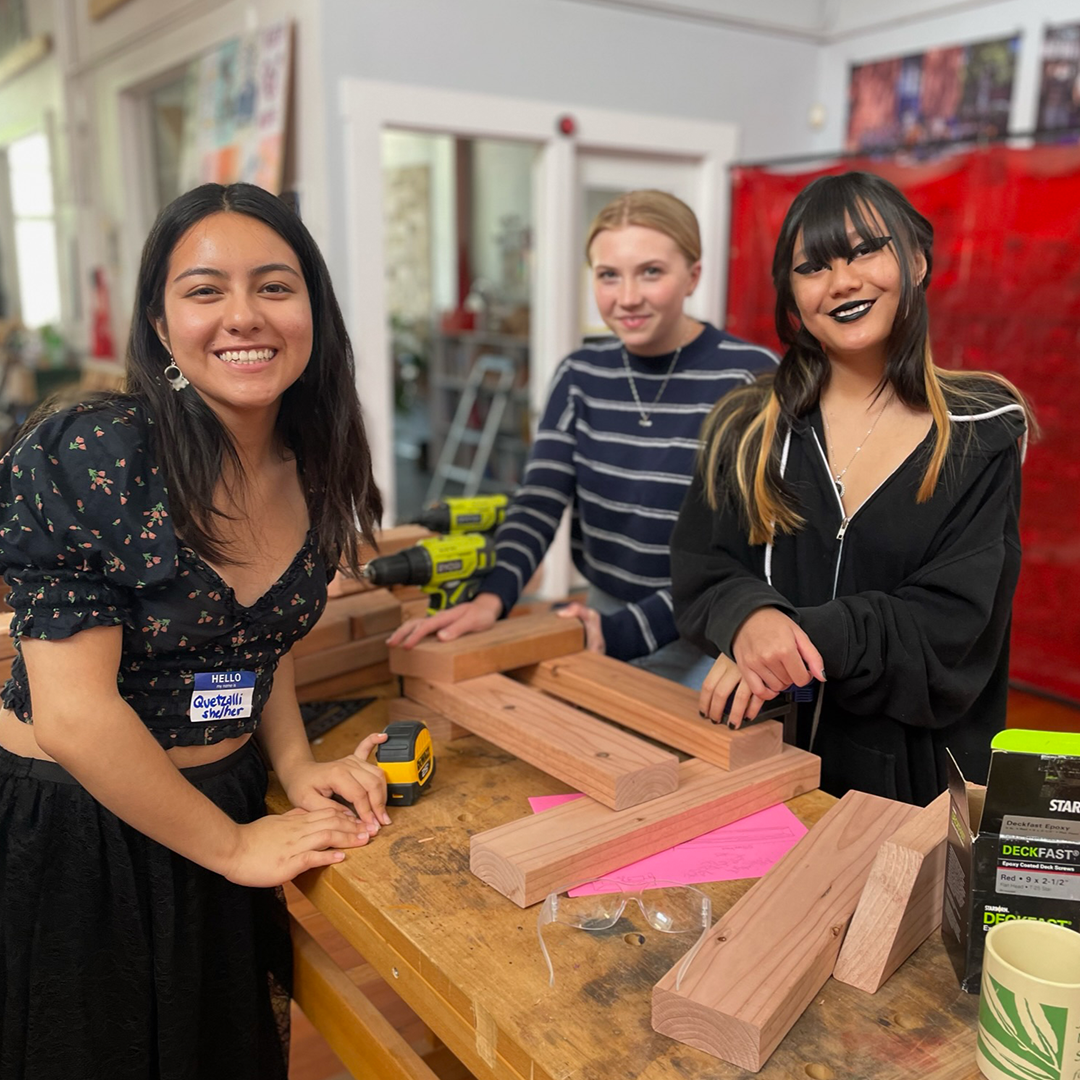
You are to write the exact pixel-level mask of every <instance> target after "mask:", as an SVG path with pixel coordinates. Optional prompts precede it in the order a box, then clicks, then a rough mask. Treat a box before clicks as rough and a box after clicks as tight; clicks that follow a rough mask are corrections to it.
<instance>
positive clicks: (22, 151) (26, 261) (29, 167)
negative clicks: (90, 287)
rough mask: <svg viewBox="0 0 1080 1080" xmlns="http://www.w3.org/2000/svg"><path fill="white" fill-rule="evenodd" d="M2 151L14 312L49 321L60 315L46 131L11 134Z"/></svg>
mask: <svg viewBox="0 0 1080 1080" xmlns="http://www.w3.org/2000/svg"><path fill="white" fill-rule="evenodd" d="M5 156H6V157H7V168H8V190H9V191H10V193H11V218H12V222H13V226H14V229H13V232H14V238H15V266H16V277H17V280H18V298H19V300H18V309H19V312H20V316H21V318H22V321H23V323H24V324H25V325H26V326H29V327H39V326H46V325H48V324H50V323H53V324H55V323H58V322H59V321H60V271H59V265H58V260H57V250H56V211H55V204H54V202H53V181H52V165H51V161H50V156H49V140H48V137H47V136H46V135H45V133H44V132H38V133H36V134H34V135H27V136H26V137H25V138H22V139H17V140H15V141H14V142H12V143H9V144H8V146H7V151H6V155H5Z"/></svg>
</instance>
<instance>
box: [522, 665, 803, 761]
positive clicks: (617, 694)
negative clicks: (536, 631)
mask: <svg viewBox="0 0 1080 1080" xmlns="http://www.w3.org/2000/svg"><path fill="white" fill-rule="evenodd" d="M514 678H516V679H518V680H520V681H521V682H523V683H525V684H526V685H528V686H532V687H534V688H535V689H537V690H543V691H545V692H546V693H548V694H551V695H553V696H554V697H557V698H561V699H562V700H563V701H568V702H570V703H571V704H573V705H579V706H580V707H581V708H583V709H589V710H590V711H591V712H595V713H598V714H599V715H600V716H605V717H607V718H608V719H609V720H614V721H616V723H619V724H622V725H623V726H624V727H628V728H630V729H631V730H632V731H636V732H638V733H639V734H641V735H648V736H649V738H651V739H656V740H658V741H659V742H662V743H666V744H667V745H668V746H674V747H675V748H676V749H677V750H682V751H683V752H684V753H687V754H690V755H691V756H692V757H696V758H700V759H701V760H702V761H708V762H709V763H710V764H712V765H716V766H717V767H719V768H721V769H738V768H741V767H742V766H744V765H751V764H753V763H754V762H755V761H762V760H764V759H765V758H767V757H775V756H776V755H777V754H779V753H780V747H781V746H782V745H783V738H784V730H783V726H782V725H781V724H780V723H778V722H777V721H776V720H764V721H762V722H761V723H760V724H750V725H747V726H745V727H742V728H740V729H739V730H738V731H732V730H730V728H728V727H726V726H722V725H719V724H713V723H712V722H711V721H709V720H706V719H704V718H703V717H702V716H701V714H700V713H699V711H698V694H697V691H696V690H691V689H690V688H689V687H686V686H680V685H679V684H678V683H674V682H672V681H671V680H670V679H664V678H662V677H661V676H659V675H654V674H653V673H652V672H651V671H642V670H641V669H640V668H636V667H633V666H632V665H630V664H625V663H623V662H622V661H620V660H613V659H612V658H611V657H610V656H603V655H602V654H600V653H594V652H580V653H574V654H573V655H571V656H560V657H558V658H556V659H554V660H545V661H543V662H542V663H539V664H533V665H531V666H530V667H527V668H522V669H521V670H519V671H515V672H514Z"/></svg>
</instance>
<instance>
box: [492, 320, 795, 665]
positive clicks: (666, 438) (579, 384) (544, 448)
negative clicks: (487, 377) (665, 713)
mask: <svg viewBox="0 0 1080 1080" xmlns="http://www.w3.org/2000/svg"><path fill="white" fill-rule="evenodd" d="M621 350H622V346H621V345H620V343H619V342H618V341H604V342H600V343H598V344H593V345H586V346H584V347H582V348H580V349H578V350H577V351H576V352H573V353H571V354H570V355H569V356H568V357H567V358H566V359H565V360H564V361H563V362H562V363H561V364H560V365H559V369H558V371H557V372H556V373H555V379H554V382H553V383H552V387H551V393H550V395H549V396H548V401H547V406H546V408H545V409H544V415H543V418H542V419H541V421H540V427H539V430H538V431H537V433H536V441H535V442H534V443H533V447H532V450H531V452H530V454H529V460H528V463H527V465H526V467H525V476H524V483H523V484H522V486H521V488H520V489H519V490H518V492H517V494H516V495H515V496H514V498H513V500H512V502H511V504H510V508H509V510H508V511H507V515H506V521H505V522H504V524H503V525H502V526H501V527H500V529H499V531H498V533H497V534H496V538H495V539H496V565H495V568H494V570H492V572H491V573H490V574H489V575H488V576H487V577H486V578H485V579H484V584H483V586H482V588H481V591H482V592H487V593H493V594H495V595H496V596H498V597H499V599H500V600H501V601H502V603H503V610H504V612H507V611H509V610H510V609H511V608H512V607H513V606H514V604H515V603H516V601H517V599H518V597H519V596H520V595H521V591H522V589H524V587H525V583H526V582H527V581H528V580H529V578H530V577H532V575H533V573H534V572H535V570H536V568H537V567H538V566H539V565H540V561H541V560H542V559H543V557H544V554H545V553H546V552H547V549H548V546H549V545H550V543H551V540H552V537H553V536H554V535H555V530H556V528H557V527H558V524H559V519H560V518H561V517H562V514H563V510H564V509H565V508H566V507H567V506H569V507H570V508H571V514H572V517H571V546H572V549H573V557H574V564H575V565H576V566H577V568H578V570H580V571H581V573H582V574H583V575H584V577H585V578H586V580H587V581H589V582H590V583H591V584H593V585H595V586H596V587H597V588H599V589H602V590H603V591H604V592H606V593H609V594H611V595H612V596H614V597H616V598H617V599H619V600H622V601H624V602H625V605H626V606H625V607H623V608H621V609H620V610H618V611H616V612H615V613H614V614H611V615H605V616H603V617H602V629H603V633H604V641H605V643H606V646H607V652H608V655H609V656H614V657H617V658H619V659H621V660H630V659H633V658H634V657H637V656H644V655H645V654H646V653H650V652H655V651H656V650H657V649H659V648H660V647H661V646H663V645H666V644H668V643H669V642H671V641H674V640H675V639H676V638H677V637H678V636H679V635H678V631H677V630H676V629H675V620H674V617H673V615H672V605H671V565H670V558H669V546H668V545H669V542H670V539H671V530H672V529H673V528H674V526H675V522H676V520H677V518H678V516H679V507H680V506H681V505H682V501H683V496H684V495H685V494H686V491H687V488H689V486H690V480H691V477H692V475H693V471H694V463H695V455H696V453H697V448H698V435H699V432H700V429H701V424H702V421H703V420H704V419H705V417H706V415H707V414H708V412H709V410H710V409H711V408H712V407H713V405H714V404H715V402H716V400H717V399H718V398H720V397H723V395H724V394H726V393H727V392H728V391H729V390H732V389H734V388H735V387H738V386H745V385H746V384H747V383H749V382H752V381H753V379H754V377H755V376H756V375H757V374H758V373H759V372H762V371H771V370H773V369H774V368H775V366H776V358H775V357H774V356H773V354H772V353H771V352H769V351H768V350H767V349H763V348H761V347H759V346H757V345H749V344H747V343H746V342H743V341H740V340H739V339H738V338H734V337H732V336H731V335H730V334H727V333H724V332H723V331H721V330H717V329H716V328H715V327H714V326H710V325H709V324H707V323H706V324H705V329H704V331H703V332H702V333H701V334H700V335H699V336H698V337H697V338H696V339H695V340H694V341H692V342H691V343H690V344H689V345H687V346H686V347H685V348H684V349H683V351H682V353H681V354H680V356H679V362H678V365H677V366H676V368H675V371H674V372H673V373H672V376H671V380H670V382H669V383H668V384H667V387H666V388H665V389H664V392H663V395H662V397H661V399H660V401H659V402H658V403H657V404H656V405H652V406H651V405H650V404H649V403H650V402H651V401H652V400H653V399H654V398H655V397H656V394H657V391H658V390H659V389H660V386H661V383H662V382H663V380H664V376H665V374H666V373H667V370H668V366H669V364H670V363H671V356H672V354H670V353H669V354H667V355H666V356H656V357H648V358H643V357H636V356H634V355H633V354H629V360H630V367H631V370H632V371H633V373H634V381H635V383H636V385H637V390H638V394H639V395H640V397H641V400H642V402H643V404H644V405H645V409H646V411H647V412H648V414H649V417H650V419H651V420H652V426H651V427H642V426H640V424H639V423H638V421H639V418H640V413H639V411H638V407H637V405H636V404H635V402H634V398H633V394H632V393H631V390H630V382H629V380H628V379H627V377H626V370H625V368H624V367H623V361H622V351H621Z"/></svg>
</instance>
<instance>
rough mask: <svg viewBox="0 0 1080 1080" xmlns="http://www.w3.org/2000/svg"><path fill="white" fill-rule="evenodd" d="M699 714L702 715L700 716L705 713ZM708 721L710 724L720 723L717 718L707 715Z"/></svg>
mask: <svg viewBox="0 0 1080 1080" xmlns="http://www.w3.org/2000/svg"><path fill="white" fill-rule="evenodd" d="M701 715H702V716H704V715H705V714H704V713H702V714H701ZM709 723H710V724H719V723H720V721H719V720H714V719H713V718H712V717H711V716H710V717H709Z"/></svg>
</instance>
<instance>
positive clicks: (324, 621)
mask: <svg viewBox="0 0 1080 1080" xmlns="http://www.w3.org/2000/svg"><path fill="white" fill-rule="evenodd" d="M401 621H402V613H401V604H400V603H399V602H398V600H397V598H396V597H395V596H394V595H393V594H392V593H391V592H390V590H389V589H371V590H367V591H364V592H357V593H352V594H351V595H348V596H338V597H333V598H332V599H330V600H328V601H327V603H326V610H325V611H324V612H323V613H322V616H321V617H320V618H319V621H318V622H317V623H316V624H315V626H314V627H313V629H312V630H311V632H310V633H309V634H308V635H307V636H306V637H304V638H301V639H300V641H298V642H297V643H296V644H295V645H294V646H293V650H292V655H293V660H294V667H295V671H296V694H297V698H298V699H299V700H300V701H301V702H304V701H317V700H319V699H321V698H328V697H338V696H340V695H342V694H348V693H350V692H352V691H355V690H362V689H364V688H365V687H368V686H374V685H375V684H376V683H383V682H387V681H388V680H389V679H390V677H391V676H390V666H389V664H388V663H387V652H388V650H387V645H386V639H387V637H388V636H389V635H390V634H391V633H393V631H394V630H396V629H397V628H398V627H399V626H400V625H401Z"/></svg>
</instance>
